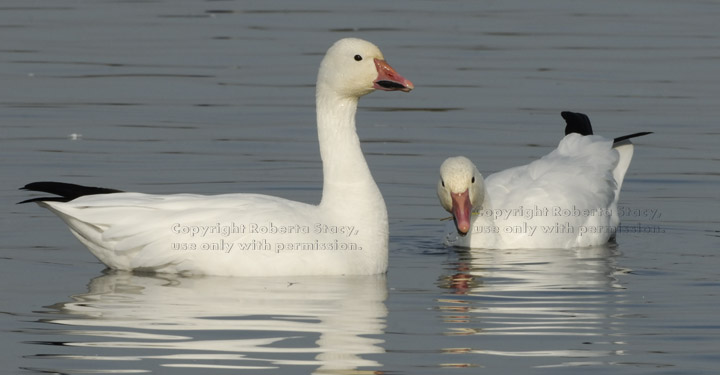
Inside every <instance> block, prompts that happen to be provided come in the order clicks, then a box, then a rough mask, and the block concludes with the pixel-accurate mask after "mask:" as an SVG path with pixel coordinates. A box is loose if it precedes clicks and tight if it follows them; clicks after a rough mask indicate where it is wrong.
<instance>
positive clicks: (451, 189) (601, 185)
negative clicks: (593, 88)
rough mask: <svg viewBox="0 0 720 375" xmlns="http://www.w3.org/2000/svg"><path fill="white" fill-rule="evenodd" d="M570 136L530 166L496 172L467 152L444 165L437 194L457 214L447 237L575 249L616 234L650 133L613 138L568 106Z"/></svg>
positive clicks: (468, 243)
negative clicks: (484, 169) (481, 167)
mask: <svg viewBox="0 0 720 375" xmlns="http://www.w3.org/2000/svg"><path fill="white" fill-rule="evenodd" d="M562 116H563V118H564V119H565V121H566V122H567V126H566V128H565V134H566V136H565V138H563V139H562V140H561V141H560V144H559V145H558V147H557V149H555V150H554V151H552V152H551V153H549V154H547V155H545V156H543V157H542V158H541V159H539V160H536V161H534V162H532V163H530V164H527V165H523V166H519V167H515V168H510V169H506V170H504V171H500V172H497V173H494V174H492V175H490V176H488V177H487V178H486V179H484V180H483V176H482V175H481V174H480V172H478V170H477V168H476V167H475V165H474V164H473V163H472V162H471V161H470V160H469V159H467V158H465V157H462V156H458V157H452V158H448V159H447V160H445V162H443V164H442V166H441V167H440V180H439V181H438V186H437V194H438V198H439V199H440V203H441V205H442V206H443V208H445V210H447V211H448V212H451V213H452V215H453V216H452V217H453V221H454V224H455V225H454V226H453V227H452V228H448V231H447V234H446V237H445V242H446V244H448V245H451V246H458V247H472V248H493V249H513V248H572V247H584V246H594V245H600V244H604V243H606V242H608V241H610V240H612V239H614V238H615V234H616V232H617V226H618V224H619V217H618V212H617V202H618V198H619V196H620V188H621V187H622V183H623V179H624V177H625V172H627V169H628V167H629V166H630V161H631V159H632V155H633V145H632V143H630V141H629V139H630V138H633V137H638V136H641V135H646V134H650V133H649V132H643V133H635V134H631V135H627V136H624V137H619V138H615V139H614V140H613V139H606V138H603V137H600V136H596V135H592V134H593V133H592V127H591V125H590V120H589V119H588V117H587V116H586V115H584V114H582V113H574V112H563V113H562Z"/></svg>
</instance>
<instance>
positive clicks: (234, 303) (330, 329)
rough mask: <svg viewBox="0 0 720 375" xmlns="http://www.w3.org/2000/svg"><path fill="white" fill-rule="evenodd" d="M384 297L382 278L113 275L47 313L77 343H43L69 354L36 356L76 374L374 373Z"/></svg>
mask: <svg viewBox="0 0 720 375" xmlns="http://www.w3.org/2000/svg"><path fill="white" fill-rule="evenodd" d="M386 297H387V286H386V280H385V277H384V276H355V277H315V278H313V277H293V278H222V277H203V278H183V277H177V276H172V275H162V276H158V275H136V274H132V273H125V272H110V273H109V274H107V275H104V276H101V277H98V278H95V279H93V280H92V281H91V282H90V285H89V291H88V292H87V293H82V294H78V295H75V296H73V297H72V301H69V302H61V303H57V304H55V305H53V306H51V307H52V308H53V309H55V310H56V311H55V312H53V314H58V313H61V314H62V315H63V316H64V317H62V318H55V319H50V320H48V322H49V323H54V324H58V325H63V326H66V327H68V328H67V329H64V330H51V331H50V332H49V333H51V334H58V335H60V334H62V335H71V336H74V337H78V338H79V339H78V340H74V341H72V342H45V344H52V345H53V348H58V345H59V346H62V347H64V348H63V350H62V353H67V354H57V353H53V354H47V353H44V354H38V355H37V356H36V357H38V358H40V357H41V358H43V359H44V360H45V361H44V363H48V362H47V360H48V359H55V360H58V361H59V362H55V363H56V364H57V365H58V367H62V368H67V367H69V366H67V365H68V364H69V362H68V360H73V361H72V364H73V366H70V367H75V365H78V364H82V366H83V367H85V368H86V367H88V363H89V364H90V366H91V367H93V369H92V371H108V372H133V371H140V372H144V371H147V370H152V369H153V368H155V369H157V368H168V367H170V368H175V369H176V370H180V369H182V368H185V369H197V368H201V369H203V373H211V372H209V371H210V370H213V369H225V370H227V369H235V370H240V371H242V370H252V371H257V370H268V372H267V373H274V371H277V369H279V368H282V367H283V366H308V370H310V369H312V367H315V368H316V370H315V371H316V372H318V373H335V372H346V371H350V372H352V371H356V369H357V368H360V367H363V368H365V367H369V368H378V367H380V366H381V365H380V364H379V363H377V362H376V361H373V360H369V359H364V358H363V355H365V354H371V353H382V352H384V349H383V348H381V347H380V346H379V344H381V343H382V342H383V341H382V340H380V339H377V338H373V337H372V335H379V334H382V333H383V331H384V329H385V317H386V315H387V310H386V307H385V304H384V301H385V299H386ZM85 338H87V339H85ZM71 347H74V348H75V349H70V348H71ZM83 360H84V361H85V362H79V361H83ZM45 370H48V369H47V368H45V369H44V370H43V371H45ZM51 370H52V371H57V372H61V373H62V372H65V371H66V370H63V369H60V368H56V369H51ZM307 372H308V373H309V372H310V371H307ZM253 373H257V372H253ZM260 373H262V372H260Z"/></svg>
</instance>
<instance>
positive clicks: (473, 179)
mask: <svg viewBox="0 0 720 375" xmlns="http://www.w3.org/2000/svg"><path fill="white" fill-rule="evenodd" d="M471 182H472V183H473V184H474V183H475V176H473V178H472V181H471Z"/></svg>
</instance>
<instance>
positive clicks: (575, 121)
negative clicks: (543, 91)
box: [560, 111, 593, 135]
mask: <svg viewBox="0 0 720 375" xmlns="http://www.w3.org/2000/svg"><path fill="white" fill-rule="evenodd" d="M560 116H562V118H563V119H565V123H566V125H565V135H568V134H570V133H578V134H580V135H592V134H593V130H592V125H590V118H589V117H588V116H587V115H586V114H584V113H580V112H570V111H563V112H560Z"/></svg>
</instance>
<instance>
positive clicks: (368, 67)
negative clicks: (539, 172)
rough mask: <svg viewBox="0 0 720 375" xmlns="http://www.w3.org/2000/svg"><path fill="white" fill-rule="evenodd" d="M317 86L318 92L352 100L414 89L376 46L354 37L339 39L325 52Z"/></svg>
mask: <svg viewBox="0 0 720 375" xmlns="http://www.w3.org/2000/svg"><path fill="white" fill-rule="evenodd" d="M317 83H318V93H320V92H321V90H327V89H329V90H331V91H332V92H333V93H335V94H336V95H339V96H341V97H355V98H359V97H361V96H363V95H366V94H369V93H371V92H372V91H374V90H384V91H398V90H399V91H404V92H408V91H410V90H412V89H413V88H414V86H413V84H412V82H410V81H409V80H407V79H405V78H404V77H403V76H401V75H400V74H398V72H396V71H395V69H393V68H392V67H391V66H390V65H389V64H388V63H387V62H386V61H385V58H384V57H383V54H382V52H380V49H379V48H378V47H377V46H375V45H374V44H372V43H370V42H368V41H365V40H362V39H357V38H346V39H341V40H339V41H337V42H335V44H333V45H332V47H330V49H328V51H327V53H326V54H325V58H323V60H322V63H321V64H320V72H319V73H318V81H317Z"/></svg>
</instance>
